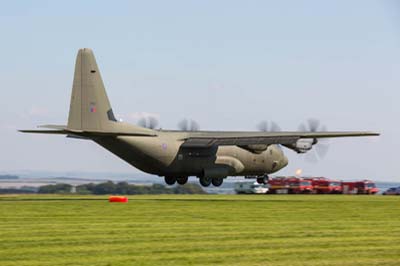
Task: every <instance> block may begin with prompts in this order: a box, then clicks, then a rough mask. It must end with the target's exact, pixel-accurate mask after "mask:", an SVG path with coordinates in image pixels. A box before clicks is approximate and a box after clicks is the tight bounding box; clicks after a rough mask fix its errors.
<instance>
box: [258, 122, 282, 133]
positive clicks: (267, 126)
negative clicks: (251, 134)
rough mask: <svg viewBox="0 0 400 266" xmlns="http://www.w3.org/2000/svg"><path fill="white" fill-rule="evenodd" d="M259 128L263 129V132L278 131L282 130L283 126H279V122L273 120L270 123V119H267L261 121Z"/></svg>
mask: <svg viewBox="0 0 400 266" xmlns="http://www.w3.org/2000/svg"><path fill="white" fill-rule="evenodd" d="M257 129H258V130H260V131H262V132H278V131H281V128H280V127H279V125H278V124H277V123H275V122H274V121H271V122H269V123H268V121H266V120H264V121H261V122H260V123H259V124H258V125H257Z"/></svg>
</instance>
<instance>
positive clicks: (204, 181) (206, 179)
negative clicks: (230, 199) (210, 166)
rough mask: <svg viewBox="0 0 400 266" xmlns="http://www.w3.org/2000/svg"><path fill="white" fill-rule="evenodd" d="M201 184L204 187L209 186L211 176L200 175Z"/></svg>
mask: <svg viewBox="0 0 400 266" xmlns="http://www.w3.org/2000/svg"><path fill="white" fill-rule="evenodd" d="M200 184H201V185H202V186H203V187H208V186H210V185H211V178H209V177H200Z"/></svg>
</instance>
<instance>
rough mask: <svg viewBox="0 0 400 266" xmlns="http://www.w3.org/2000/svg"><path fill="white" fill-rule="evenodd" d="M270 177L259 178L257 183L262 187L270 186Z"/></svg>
mask: <svg viewBox="0 0 400 266" xmlns="http://www.w3.org/2000/svg"><path fill="white" fill-rule="evenodd" d="M268 180H269V176H268V175H264V176H263V177H257V183H258V184H260V185H262V184H268Z"/></svg>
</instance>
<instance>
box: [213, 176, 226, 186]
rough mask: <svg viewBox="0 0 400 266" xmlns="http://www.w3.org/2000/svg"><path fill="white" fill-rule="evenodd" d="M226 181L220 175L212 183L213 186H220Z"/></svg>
mask: <svg viewBox="0 0 400 266" xmlns="http://www.w3.org/2000/svg"><path fill="white" fill-rule="evenodd" d="M223 182H224V179H223V178H222V177H218V178H213V179H212V181H211V183H212V184H213V186H215V187H219V186H221V185H222V183H223Z"/></svg>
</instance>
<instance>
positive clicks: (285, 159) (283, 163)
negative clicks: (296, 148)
mask: <svg viewBox="0 0 400 266" xmlns="http://www.w3.org/2000/svg"><path fill="white" fill-rule="evenodd" d="M288 163H289V161H288V158H287V157H286V156H285V155H283V157H282V159H281V161H280V164H281V168H283V167H285V166H286V165H288Z"/></svg>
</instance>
